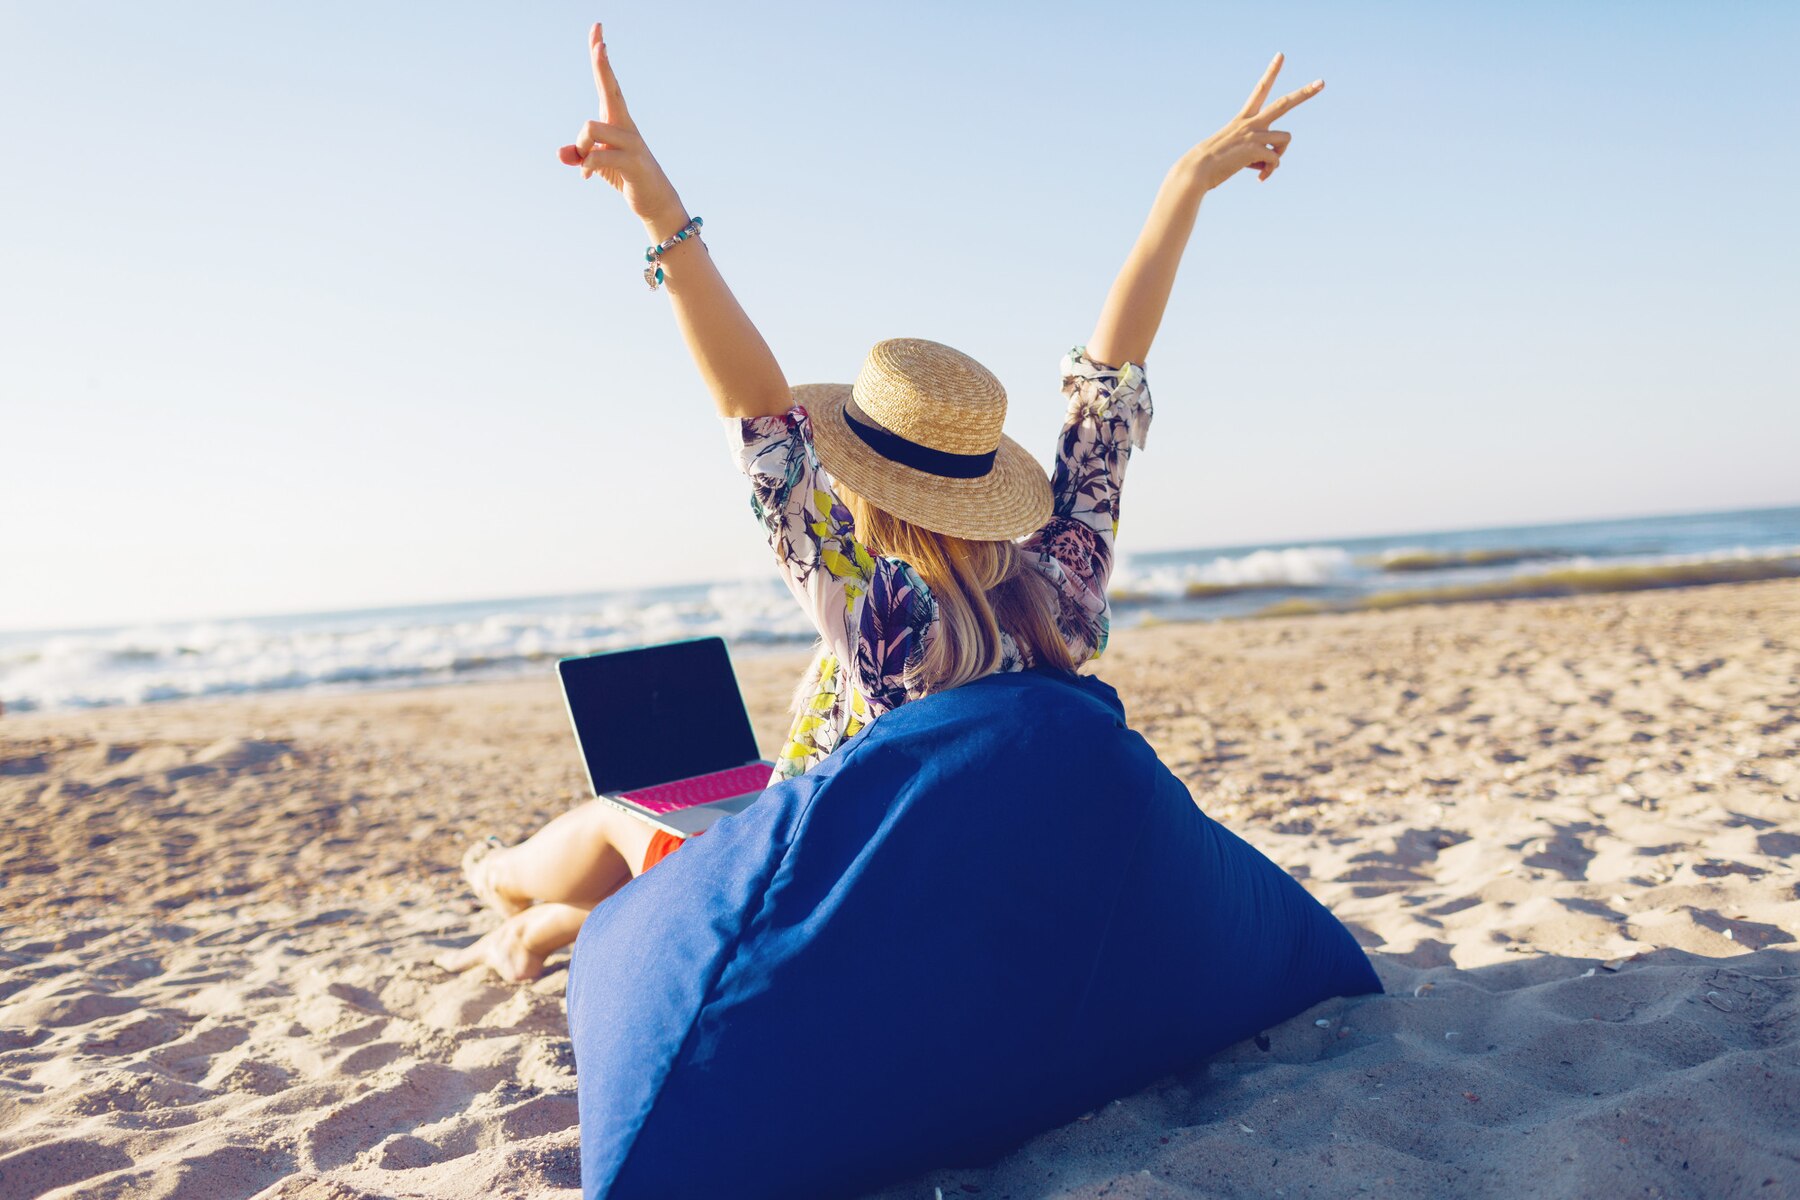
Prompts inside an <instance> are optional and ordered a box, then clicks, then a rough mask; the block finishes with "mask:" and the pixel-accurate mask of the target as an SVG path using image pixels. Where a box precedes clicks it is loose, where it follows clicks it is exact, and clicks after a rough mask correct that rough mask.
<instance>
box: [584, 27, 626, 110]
mask: <svg viewBox="0 0 1800 1200" xmlns="http://www.w3.org/2000/svg"><path fill="white" fill-rule="evenodd" d="M588 40H589V46H588V52H589V54H590V56H591V57H592V58H593V61H594V90H595V91H596V92H598V93H600V119H601V120H603V121H607V122H610V123H612V124H623V123H624V122H626V121H629V120H631V117H630V115H629V114H627V113H626V111H625V95H624V93H623V92H621V91H620V90H619V78H618V76H617V75H614V74H613V69H612V60H611V59H610V58H608V57H607V55H606V43H605V42H604V41H603V40H602V34H601V31H600V26H599V25H597V24H596V25H595V26H594V31H593V33H592V34H590V35H589V39H588Z"/></svg>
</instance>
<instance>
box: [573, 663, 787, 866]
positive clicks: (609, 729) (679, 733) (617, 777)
mask: <svg viewBox="0 0 1800 1200" xmlns="http://www.w3.org/2000/svg"><path fill="white" fill-rule="evenodd" d="M556 672H557V675H558V676H559V677H560V678H561V679H562V688H563V699H564V700H566V701H567V702H568V706H569V720H570V722H571V723H572V724H573V725H574V726H575V741H576V744H577V745H579V746H580V748H581V757H582V761H583V762H584V763H585V764H586V766H587V776H588V786H589V787H590V788H592V789H593V793H594V795H595V796H597V797H599V798H600V799H602V800H606V801H610V802H611V803H612V804H613V805H615V806H616V807H618V808H622V809H624V810H625V811H626V812H629V813H631V814H633V815H635V816H638V817H642V818H643V819H644V820H646V821H649V822H650V823H651V824H652V825H654V826H656V827H657V828H659V829H665V830H667V831H668V832H670V833H673V834H676V835H678V836H682V837H685V836H687V835H688V834H691V833H698V832H699V831H700V830H702V829H705V828H706V827H708V826H709V825H711V824H712V823H713V822H714V821H716V820H718V819H719V818H720V817H723V816H726V815H728V814H730V813H734V812H738V811H740V810H741V809H743V808H745V807H746V806H748V805H749V803H750V802H751V801H752V800H754V799H756V797H757V796H759V795H761V794H762V790H763V789H764V788H765V787H767V786H768V785H769V778H770V774H771V773H772V772H773V770H774V764H773V763H771V762H769V761H768V760H767V759H764V758H761V757H759V756H758V754H757V749H756V735H755V733H753V732H752V731H751V729H750V714H749V713H748V712H746V711H745V709H744V696H743V693H742V692H741V691H740V690H739V689H738V682H737V675H736V674H735V673H734V672H733V671H732V669H731V658H730V656H729V655H728V654H727V653H726V652H725V639H723V638H720V637H699V638H684V639H682V640H679V641H672V642H660V643H657V644H655V645H650V646H636V647H633V648H631V649H629V650H609V651H606V652H604V653H601V654H585V655H580V656H578V657H574V658H565V659H561V660H559V661H558V662H557V664H556Z"/></svg>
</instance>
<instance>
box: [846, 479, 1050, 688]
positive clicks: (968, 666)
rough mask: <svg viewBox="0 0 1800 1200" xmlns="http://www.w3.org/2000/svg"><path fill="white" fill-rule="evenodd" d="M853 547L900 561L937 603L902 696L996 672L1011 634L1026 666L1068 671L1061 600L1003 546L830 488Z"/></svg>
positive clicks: (1013, 546) (1012, 547)
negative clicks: (852, 531)
mask: <svg viewBox="0 0 1800 1200" xmlns="http://www.w3.org/2000/svg"><path fill="white" fill-rule="evenodd" d="M834 482H836V483H837V488H836V491H837V495H838V499H840V500H842V501H843V503H844V507H845V508H847V509H849V510H850V517H851V519H852V520H853V521H854V522H855V525H856V537H857V540H858V541H860V542H862V544H863V545H865V546H867V547H868V548H869V552H870V553H871V554H876V555H884V556H892V557H894V558H898V559H901V560H903V561H905V562H906V563H907V564H908V565H910V566H911V567H912V568H913V570H915V571H917V572H918V573H919V578H920V579H922V580H924V582H925V586H926V587H928V588H929V589H931V595H932V598H933V599H934V600H936V601H937V612H938V628H937V631H936V636H934V637H933V638H931V639H930V640H929V641H928V642H927V644H926V648H925V654H924V657H923V659H922V660H919V661H916V662H909V663H908V664H907V667H906V678H905V680H904V682H905V683H906V688H907V693H908V695H909V696H914V697H917V696H923V695H927V694H929V693H931V692H941V691H947V690H948V689H950V688H953V687H957V686H958V685H960V684H964V683H968V682H969V681H970V680H972V679H980V678H982V677H983V676H985V675H988V674H990V673H991V672H992V671H993V670H994V669H995V668H996V667H998V666H999V665H1000V633H1001V631H1002V630H1004V631H1005V632H1007V633H1009V634H1011V635H1012V639H1013V641H1014V642H1015V643H1017V644H1018V647H1019V652H1020V653H1021V654H1022V655H1024V657H1025V665H1026V666H1027V667H1033V666H1046V667H1054V668H1056V669H1058V670H1062V671H1069V672H1073V671H1074V670H1075V667H1076V663H1075V660H1074V658H1073V657H1072V656H1071V654H1070V651H1069V644H1068V642H1067V641H1065V640H1064V638H1063V635H1062V630H1061V629H1060V628H1058V626H1057V623H1056V616H1057V613H1058V611H1059V608H1060V606H1061V604H1062V597H1061V596H1060V595H1059V594H1058V592H1057V590H1056V585H1055V584H1053V583H1051V582H1050V580H1049V579H1048V578H1046V577H1045V575H1044V574H1043V572H1041V571H1039V570H1038V569H1037V568H1036V567H1034V566H1032V565H1031V564H1030V563H1028V562H1026V561H1025V555H1024V553H1023V552H1022V551H1021V550H1020V549H1019V547H1018V544H1017V543H1015V542H1010V541H971V540H969V539H967V538H959V537H952V536H951V535H949V534H945V533H937V532H935V531H934V530H930V529H924V528H921V527H920V526H918V525H915V524H913V523H912V522H911V521H908V520H906V519H904V518H902V517H897V516H895V515H894V514H893V513H890V512H888V511H887V510H886V509H882V508H878V507H876V506H875V505H874V504H872V503H870V502H869V501H868V500H866V499H864V498H863V497H861V496H859V495H857V494H856V493H855V492H853V491H851V490H850V489H849V488H848V487H846V486H844V485H843V484H842V483H841V482H837V481H834Z"/></svg>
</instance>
